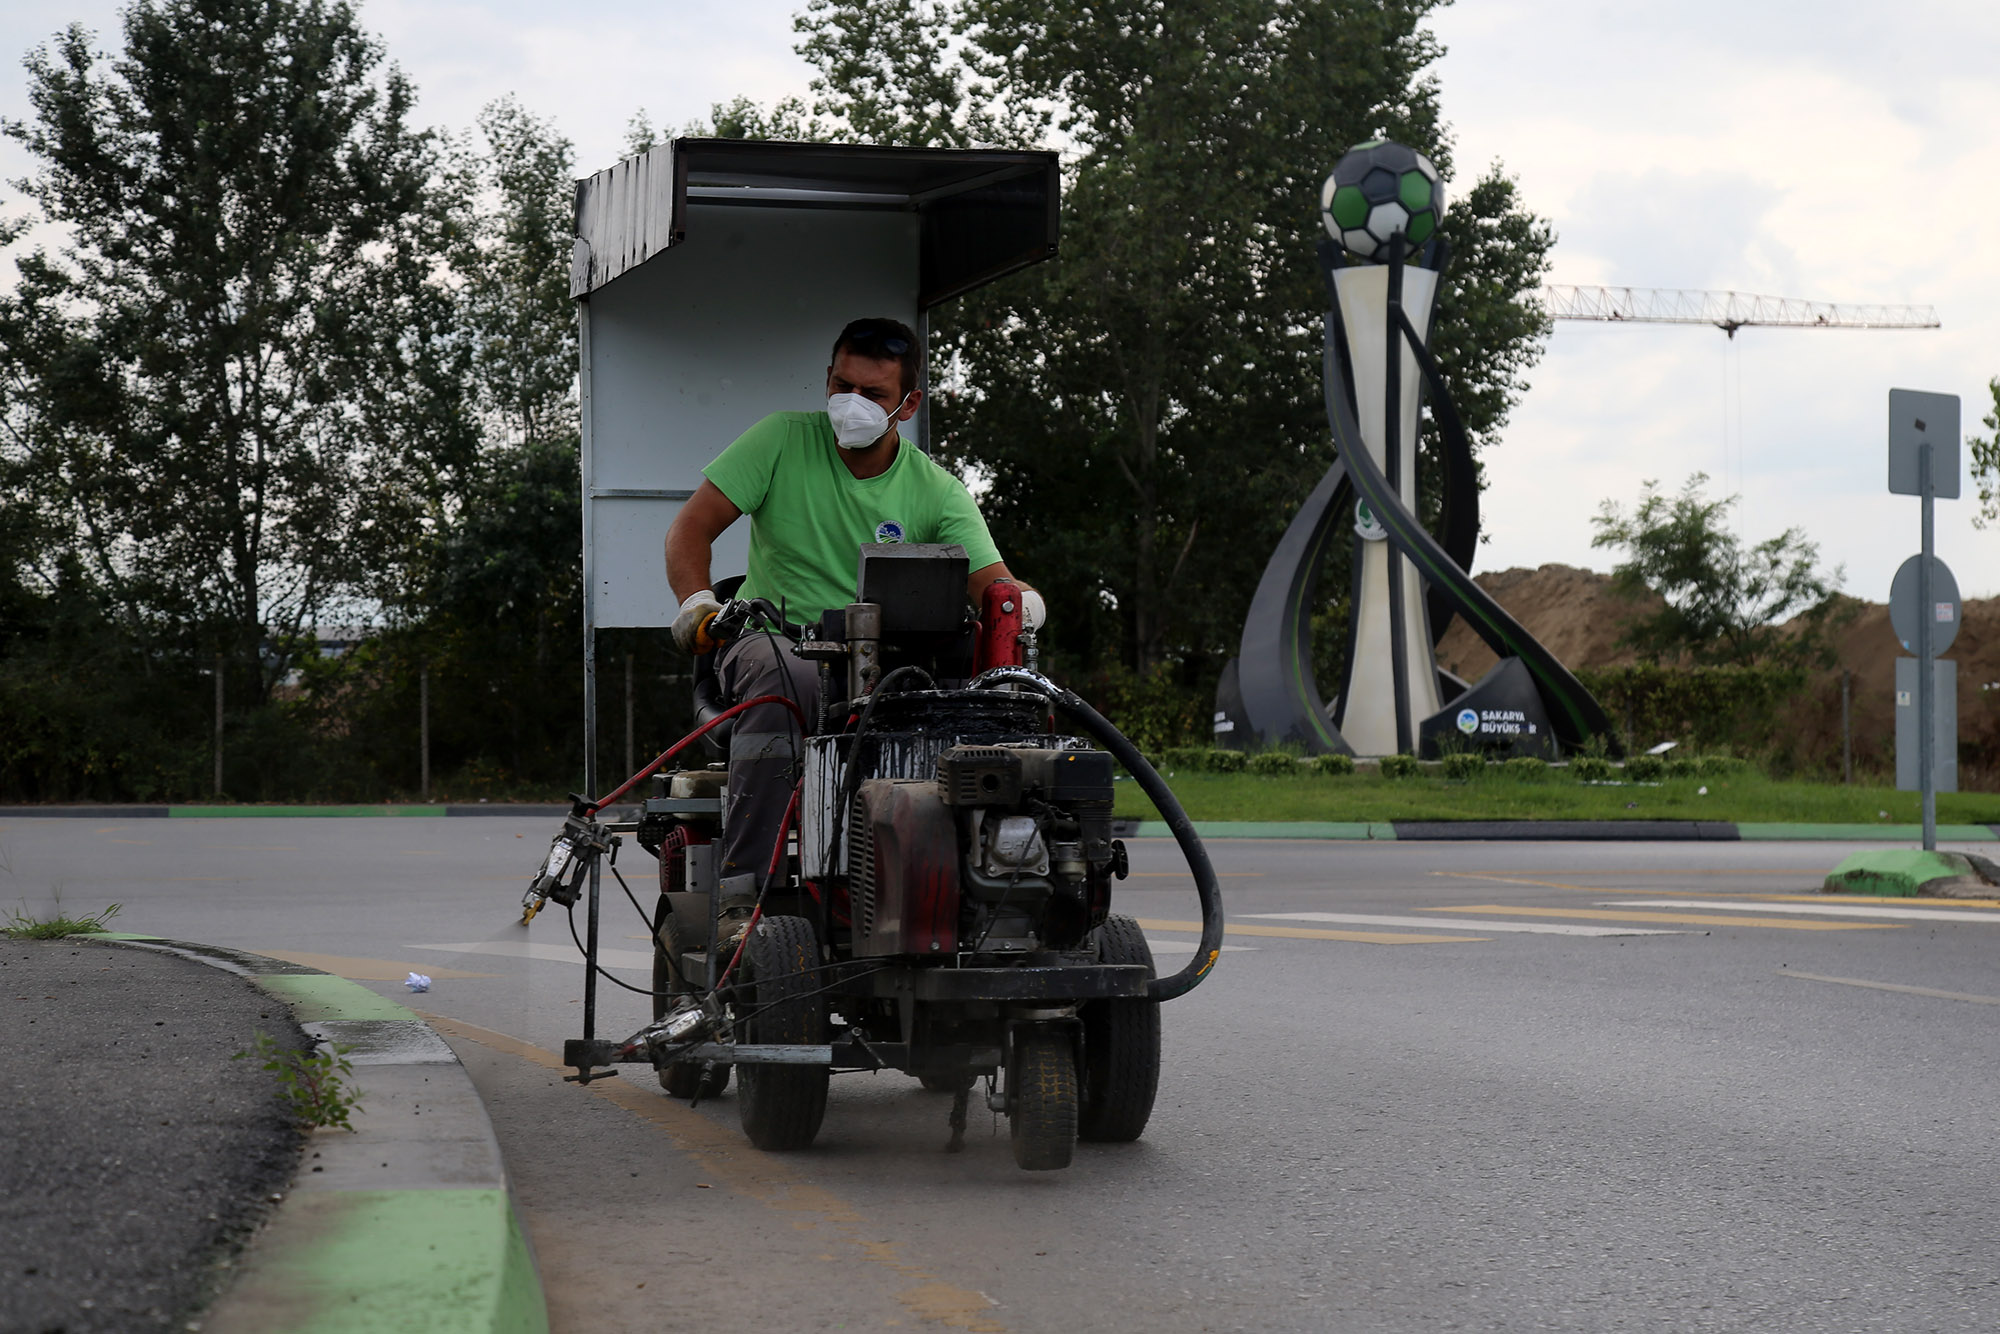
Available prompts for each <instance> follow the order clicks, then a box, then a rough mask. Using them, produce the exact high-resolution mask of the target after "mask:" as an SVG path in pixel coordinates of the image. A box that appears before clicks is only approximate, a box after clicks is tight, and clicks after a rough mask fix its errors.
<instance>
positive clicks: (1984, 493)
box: [1967, 377, 2000, 528]
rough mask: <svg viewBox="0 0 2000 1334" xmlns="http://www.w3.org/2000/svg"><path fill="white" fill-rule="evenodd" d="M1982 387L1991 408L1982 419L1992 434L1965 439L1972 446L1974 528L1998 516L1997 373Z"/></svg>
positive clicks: (1999, 413) (1999, 425) (1999, 414)
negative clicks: (1976, 501)
mask: <svg viewBox="0 0 2000 1334" xmlns="http://www.w3.org/2000/svg"><path fill="white" fill-rule="evenodd" d="M1986 388H1987V391H1988V392H1989V393H1991V394H1992V395H1993V411H1991V412H1989V413H1987V414H1986V416H1985V417H1984V418H1983V419H1982V420H1983V424H1984V425H1985V427H1986V429H1987V430H1989V431H1991V432H1993V434H1991V435H1988V436H1976V435H1975V436H1973V437H1972V438H1971V439H1970V440H1969V441H1968V442H1967V443H1968V445H1970V447H1971V450H1972V480H1973V481H1975V482H1977V483H1978V484H1979V513H1978V514H1977V515H1976V516H1975V517H1974V518H1973V520H1972V522H1973V525H1974V526H1975V527H1978V528H1984V527H1985V526H1986V525H1987V524H1989V523H1992V522H1993V521H1994V520H1995V519H2000V377H1995V378H1994V379H1992V380H1989V381H1988V382H1987V385H1986Z"/></svg>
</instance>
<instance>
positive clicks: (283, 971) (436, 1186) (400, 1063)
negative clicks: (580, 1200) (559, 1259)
mask: <svg viewBox="0 0 2000 1334" xmlns="http://www.w3.org/2000/svg"><path fill="white" fill-rule="evenodd" d="M94 939H97V940H104V941H110V942H113V943H117V944H122V945H128V946H132V947H136V948H140V949H151V950H160V951H163V952H166V953H169V954H176V955H179V956H181V957H182V958H187V959H193V960H195V961H197V962H199V963H205V964H208V965H210V966H212V967H216V968H222V969H225V970H227V971H229V972H233V973H237V974H240V975H242V976H244V977H247V978H249V979H250V980H251V981H252V982H254V983H255V984H256V985H257V986H259V987H261V988H262V989H263V990H265V991H266V992H268V993H270V994H271V996H273V997H274V998H275V999H277V1000H279V1001H282V1002H283V1003H284V1004H285V1005H286V1006H287V1007H288V1008H289V1009H290V1010H291V1012H292V1016H293V1018H294V1019H296V1020H297V1021H298V1024H299V1026H300V1027H301V1028H303V1029H304V1030H305V1031H306V1032H307V1033H308V1034H309V1035H310V1036H312V1037H313V1038H314V1039H315V1040H317V1041H319V1042H322V1043H332V1042H338V1043H345V1044H347V1045H349V1046H350V1047H352V1050H351V1051H350V1052H349V1053H348V1059H349V1060H351V1061H352V1062H353V1064H354V1077H355V1083H356V1085H358V1089H359V1093H360V1097H361V1102H362V1107H361V1110H359V1111H358V1112H356V1113H355V1114H354V1125H355V1132H356V1133H349V1132H347V1131H339V1130H323V1131H317V1132H314V1133H313V1134H312V1135H310V1136H309V1138H308V1140H307V1152H308V1155H309V1157H308V1158H307V1160H306V1162H305V1164H302V1165H301V1170H300V1173H299V1175H298V1177H297V1178H296V1179H295V1180H294V1181H293V1182H292V1186H291V1189H290V1190H289V1191H288V1192H287V1193H286V1195H285V1198H284V1200H283V1202H282V1203H281V1204H279V1206H278V1208H277V1210H276V1212H275V1213H274V1214H273V1215H272V1217H271V1220H270V1222H269V1223H268V1224H267V1225H266V1226H265V1227H264V1229H263V1231H261V1232H260V1233H259V1234H258V1235H257V1237H256V1239H255V1240H254V1241H253V1242H252V1243H251V1245H250V1247H249V1249H248V1250H247V1251H246V1252H245V1253H244V1255H243V1258H242V1260H241V1261H240V1262H239V1266H238V1273H237V1277H236V1279H235V1281H234V1282H233V1283H232V1284H231V1285H230V1287H229V1288H228V1290H227V1291H225V1292H224V1293H223V1294H222V1296H221V1297H220V1298H218V1299H217V1301H216V1303H215V1304H214V1306H212V1307H211V1308H209V1310H208V1311H207V1312H206V1313H205V1314H204V1315H203V1316H202V1318H201V1325H202V1328H203V1329H204V1330H207V1331H209V1332H210V1334H266V1332H268V1331H271V1330H280V1329H282V1330H287V1331H298V1332H299V1334H381V1332H383V1331H401V1330H408V1331H435V1332H438V1334H443V1332H445V1331H450V1332H452V1334H459V1332H461V1331H462V1332H463V1334H545V1332H546V1331H547V1329H548V1327H549V1322H548V1311H547V1307H546V1305H545V1303H544V1301H543V1297H542V1284H541V1278H540V1276H539V1275H538V1274H537V1273H536V1271H535V1263H534V1257H533V1256H532V1255H531V1254H530V1253H529V1250H528V1246H527V1241H526V1238H525V1237H524V1236H523V1235H522V1233H521V1228H520V1224H519V1221H518V1220H517V1219H516V1217H515V1214H514V1205H513V1199H512V1197H511V1196H510V1194H509V1193H508V1188H507V1174H506V1169H505V1167H504V1166H503V1164H502V1162H501V1158H500V1144H499V1141H498V1140H497V1139H496V1138H495V1137H494V1134H493V1126H492V1123H491V1122H490V1121H489V1120H488V1118H487V1115H486V1105H485V1103H484V1102H482V1101H481V1100H480V1097H479V1092H478V1090H477V1089H475V1088H474V1087H473V1085H472V1079H471V1077H470V1076H468V1075H467V1074H466V1073H465V1069H464V1067H462V1066H461V1065H460V1064H459V1062H458V1057H457V1055H455V1054H454V1053H453V1052H452V1050H451V1048H450V1047H448V1046H446V1045H445V1042H444V1039H442V1038H440V1037H439V1036H438V1035H437V1034H436V1033H435V1032H433V1031H432V1029H431V1027H430V1025H428V1024H426V1023H425V1022H424V1021H423V1020H421V1019H419V1018H418V1017H417V1016H416V1015H415V1014H414V1013H412V1012H411V1011H410V1010H408V1009H406V1008H404V1007H403V1006H401V1005H398V1004H397V1003H396V1002H395V1001H392V1000H389V999H387V998H385V997H382V996H378V995H377V994H375V993H374V992H373V991H370V990H369V989H368V988H366V987H364V986H361V985H359V984H357V983H354V982H350V981H348V980H347V979H346V978H343V977H335V976H333V975H332V974H330V973H323V972H320V971H319V970H318V969H315V968H307V967H304V966H302V965H300V964H293V963H286V962H285V961H283V960H281V959H271V958H266V957H265V956H263V955H261V954H249V953H245V952H243V951H241V950H231V949H225V948H222V947H220V946H215V945H197V944H190V943H188V942H186V941H179V940H166V939H162V938H160V937H157V936H144V935H131V934H127V933H123V932H111V933H107V934H105V935H100V936H97V937H94Z"/></svg>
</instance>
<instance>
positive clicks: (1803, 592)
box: [1591, 473, 1844, 667]
mask: <svg viewBox="0 0 2000 1334" xmlns="http://www.w3.org/2000/svg"><path fill="white" fill-rule="evenodd" d="M1707 484H1708V476H1707V474H1705V473H1695V474H1694V475H1693V476H1691V477H1689V478H1688V480H1687V483H1686V485H1684V486H1683V487H1682V488H1681V491H1680V494H1679V495H1677V496H1672V497H1668V496H1663V495H1661V494H1660V488H1659V483H1658V482H1647V483H1646V485H1645V489H1644V491H1643V493H1642V494H1641V496H1640V499H1639V504H1638V507H1637V508H1636V509H1635V510H1634V511H1633V512H1632V514H1631V515H1630V516H1629V517H1628V516H1627V515H1626V514H1625V513H1624V511H1622V510H1621V509H1620V508H1619V507H1618V505H1616V504H1615V503H1613V502H1612V501H1609V500H1607V501H1605V502H1604V504H1603V505H1602V507H1601V508H1600V509H1599V511H1598V514H1597V517H1596V518H1594V519H1592V520H1591V522H1592V524H1593V525H1594V526H1595V527H1596V529H1597V535H1596V536H1595V537H1593V538H1592V539H1591V545H1592V546H1595V547H1614V548H1618V549H1620V550H1622V551H1623V552H1624V559H1623V560H1622V561H1621V562H1620V563H1619V564H1618V565H1617V566H1616V567H1615V568H1614V569H1613V571H1612V573H1613V574H1614V575H1615V576H1616V578H1617V581H1618V587H1619V589H1620V591H1622V592H1623V593H1625V594H1626V595H1627V596H1628V597H1632V598H1638V597H1642V596H1644V595H1645V594H1646V593H1648V592H1652V593H1657V594H1658V595H1659V596H1660V597H1661V598H1663V599H1664V600H1665V604H1666V605H1665V606H1664V607H1662V608H1661V609H1660V610H1659V611H1657V612H1655V613H1652V614H1650V615H1643V616H1634V617H1632V618H1631V619H1630V620H1628V621H1627V623H1626V631H1625V634H1624V636H1623V638H1622V639H1621V641H1620V642H1621V643H1623V644H1626V645H1629V646H1630V647H1632V648H1634V649H1636V650H1638V651H1639V652H1640V653H1642V654H1644V655H1645V656H1646V657H1648V658H1649V659H1651V660H1652V661H1653V662H1655V663H1658V662H1659V661H1661V660H1662V659H1678V658H1681V657H1686V658H1687V659H1688V660H1689V661H1691V662H1693V663H1695V664H1697V665H1717V664H1730V665H1734V666H1739V667H1747V666H1752V665H1758V664H1762V665H1771V666H1780V667H1804V666H1807V665H1815V664H1816V665H1822V666H1823V665H1825V664H1826V663H1828V662H1830V661H1831V660H1832V658H1831V654H1832V648H1831V645H1830V644H1829V642H1828V639H1827V632H1828V631H1829V630H1830V629H1831V628H1832V626H1833V625H1835V624H1837V623H1838V621H1839V620H1840V619H1841V618H1842V616H1841V614H1842V612H1843V610H1844V609H1843V607H1842V605H1841V603H1840V602H1839V600H1838V599H1837V597H1836V590H1837V589H1838V588H1839V586H1840V581H1841V571H1840V570H1839V569H1838V568H1835V569H1834V570H1833V571H1832V572H1831V573H1830V574H1822V573H1821V572H1820V570H1819V568H1818V561H1819V547H1818V546H1817V544H1815V543H1813V542H1812V541H1810V540H1808V539H1807V537H1806V535H1805V530H1804V529H1800V528H1788V529H1786V530H1785V531H1784V532H1783V533H1780V534H1779V535H1778V536H1776V537H1773V538H1767V539H1766V540H1764V541H1762V542H1758V543H1756V544H1755V545H1746V544H1745V543H1744V541H1743V539H1741V538H1739V537H1738V536H1737V535H1736V534H1735V533H1734V532H1732V531H1731V530H1730V528H1729V526H1728V514H1729V511H1730V509H1731V508H1732V507H1733V506H1734V505H1735V504H1736V499H1737V498H1736V497H1734V496H1730V497H1728V498H1726V499H1722V500H1709V499H1707V498H1706V497H1705V496H1703V494H1702V488H1703V487H1705V486H1706V485H1707ZM1795 614H1796V615H1798V617H1799V620H1800V624H1799V625H1798V626H1796V627H1794V628H1793V629H1792V630H1791V631H1789V632H1786V633H1780V631H1779V629H1778V625H1779V623H1780V622H1782V621H1785V620H1787V619H1788V618H1791V617H1793V616H1794V615H1795Z"/></svg>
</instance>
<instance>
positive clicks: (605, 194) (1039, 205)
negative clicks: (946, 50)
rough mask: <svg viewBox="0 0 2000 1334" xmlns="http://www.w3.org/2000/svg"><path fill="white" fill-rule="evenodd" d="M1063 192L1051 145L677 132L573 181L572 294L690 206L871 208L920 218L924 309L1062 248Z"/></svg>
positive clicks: (614, 273) (657, 237)
mask: <svg viewBox="0 0 2000 1334" xmlns="http://www.w3.org/2000/svg"><path fill="white" fill-rule="evenodd" d="M1060 197H1061V174H1060V167H1059V165H1058V162H1057V158H1056V155H1055V154H1054V153H1051V152H1003V151H999V150H988V149H952V148H877V147H872V146H866V145H858V144H794V143H780V142H773V141H768V140H754V139H675V140H673V141H672V142H671V143H666V144H661V145H659V146H658V147H656V148H654V149H652V150H651V151H649V152H646V153H642V154H640V155H639V156H637V157H631V158H627V159H625V160H624V161H623V162H620V163H619V164H618V165H617V166H615V167H611V168H609V169H608V170H605V171H600V172H598V173H597V174H596V175H595V176H592V177H590V178H589V179H587V180H582V181H578V182H577V186H576V248H575V253H574V257H573V259H572V262H571V267H570V295H571V296H573V297H578V298H588V297H589V295H590V294H591V293H592V292H593V291H595V290H597V289H598V288H600V287H602V286H604V285H605V284H606V283H608V282H610V281H611V280H613V279H614V278H617V277H618V276H619V275H620V274H623V273H625V272H627V271H629V270H631V269H633V268H636V267H638V266H639V265H641V264H644V263H646V262H647V261H648V260H650V259H652V258H653V257H654V256H656V255H658V254H660V253H661V252H662V251H665V250H667V249H669V248H671V247H672V246H674V245H675V244H677V243H679V242H680V241H682V240H684V239H685V238H686V236H687V229H688V226H689V221H690V214H689V209H690V206H714V207H732V208H807V209H867V210H883V211H894V212H911V213H916V214H918V215H919V216H920V217H921V219H922V227H921V253H920V255H919V257H918V272H919V295H918V304H919V305H920V306H923V307H925V308H928V307H930V306H934V305H936V304H938V303H939V302H941V301H947V300H949V299H950V298H952V297H955V296H960V295H963V294H964V293H966V292H969V291H971V290H973V289H974V288H976V287H979V286H981V285H982V284H985V283H988V282H991V281H992V280H993V279H995V278H998V277H1000V276H1001V275H1003V274H1007V273H1011V272H1013V271H1014V270H1016V269H1020V268H1025V267H1026V266H1027V265H1029V264H1033V263H1035V262H1037V261H1039V260H1043V259H1047V258H1048V257H1049V256H1051V255H1053V254H1055V252H1056V242H1057V214H1058V208H1059V203H1060Z"/></svg>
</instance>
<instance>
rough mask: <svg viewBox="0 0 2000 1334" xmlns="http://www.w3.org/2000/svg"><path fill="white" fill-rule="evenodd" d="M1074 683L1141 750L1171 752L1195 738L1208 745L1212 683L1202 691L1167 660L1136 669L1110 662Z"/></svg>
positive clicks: (1077, 689) (1212, 693)
mask: <svg viewBox="0 0 2000 1334" xmlns="http://www.w3.org/2000/svg"><path fill="white" fill-rule="evenodd" d="M1073 685H1074V688H1075V690H1076V692H1077V693H1078V694H1080V695H1082V696H1083V697H1084V698H1085V699H1087V700H1089V701H1090V703H1091V705H1092V707H1094V708H1095V709H1096V710H1097V711H1098V712H1099V713H1102V714H1103V715H1104V716H1105V717H1106V718H1109V719H1110V720H1111V722H1112V723H1113V724H1114V725H1115V726H1116V727H1117V728H1118V730H1119V731H1121V732H1123V733H1124V734H1125V735H1126V737H1127V738H1128V739H1129V740H1130V741H1131V742H1132V744H1133V745H1135V746H1137V747H1139V749H1141V750H1146V751H1151V750H1159V751H1161V752H1163V753H1171V752H1173V751H1175V750H1178V749H1180V748H1182V747H1185V746H1187V745H1189V744H1191V743H1195V742H1199V743H1200V746H1199V748H1200V749H1202V750H1204V751H1205V750H1207V749H1208V742H1209V739H1210V737H1211V736H1213V732H1211V730H1210V716H1211V709H1210V704H1209V701H1210V700H1212V699H1213V698H1214V687H1213V685H1212V684H1211V685H1210V686H1209V687H1208V689H1207V690H1206V691H1204V690H1201V689H1200V688H1196V689H1192V690H1191V689H1189V688H1188V687H1187V686H1186V685H1185V684H1184V683H1183V682H1182V681H1181V680H1180V679H1179V677H1178V676H1177V675H1176V674H1175V672H1174V671H1173V669H1172V668H1171V667H1169V666H1167V665H1164V664H1163V665H1161V666H1158V667H1155V668H1153V669H1152V670H1151V671H1146V672H1134V671H1131V670H1128V669H1127V668H1125V667H1122V666H1120V665H1118V664H1117V663H1110V664H1107V665H1106V666H1103V667H1101V668H1099V669H1098V670H1096V671H1094V672H1090V673H1088V674H1086V675H1084V676H1083V677H1082V679H1080V680H1076V681H1075V682H1074V683H1073Z"/></svg>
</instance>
